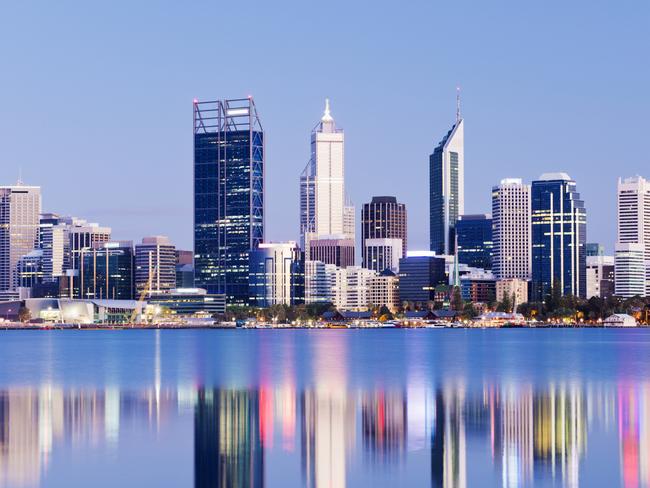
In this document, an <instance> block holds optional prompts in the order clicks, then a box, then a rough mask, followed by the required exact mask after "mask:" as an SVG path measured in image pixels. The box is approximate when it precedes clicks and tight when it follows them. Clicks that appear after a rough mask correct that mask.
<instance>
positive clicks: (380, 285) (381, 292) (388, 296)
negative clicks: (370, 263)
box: [368, 271, 400, 313]
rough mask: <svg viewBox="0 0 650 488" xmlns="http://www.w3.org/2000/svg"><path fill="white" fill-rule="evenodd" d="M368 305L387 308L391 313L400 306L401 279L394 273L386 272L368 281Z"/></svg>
mask: <svg viewBox="0 0 650 488" xmlns="http://www.w3.org/2000/svg"><path fill="white" fill-rule="evenodd" d="M368 303H370V304H371V305H373V306H375V307H382V306H385V307H387V308H388V310H390V311H391V313H395V312H397V310H398V308H399V306H400V298H399V277H398V276H397V275H396V274H395V273H393V272H392V271H384V272H382V273H380V274H378V275H376V276H371V277H370V278H369V279H368Z"/></svg>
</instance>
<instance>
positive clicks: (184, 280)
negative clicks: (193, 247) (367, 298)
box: [176, 249, 194, 288]
mask: <svg viewBox="0 0 650 488" xmlns="http://www.w3.org/2000/svg"><path fill="white" fill-rule="evenodd" d="M193 287H194V252H193V251H184V250H180V249H177V250H176V288H193Z"/></svg>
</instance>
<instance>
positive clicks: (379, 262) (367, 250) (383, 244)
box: [363, 238, 403, 273]
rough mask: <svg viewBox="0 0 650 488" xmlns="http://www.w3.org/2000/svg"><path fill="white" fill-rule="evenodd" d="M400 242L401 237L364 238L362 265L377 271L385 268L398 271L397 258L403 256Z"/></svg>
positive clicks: (379, 271)
mask: <svg viewBox="0 0 650 488" xmlns="http://www.w3.org/2000/svg"><path fill="white" fill-rule="evenodd" d="M402 242H403V241H402V239H382V238H373V239H365V240H364V247H363V255H364V263H365V264H364V266H363V267H364V268H366V269H372V270H374V271H376V272H377V273H381V272H382V271H385V270H390V271H393V272H397V271H399V260H400V259H401V258H402V256H403V252H402V251H403V249H402Z"/></svg>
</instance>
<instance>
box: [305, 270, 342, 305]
mask: <svg viewBox="0 0 650 488" xmlns="http://www.w3.org/2000/svg"><path fill="white" fill-rule="evenodd" d="M335 282H336V265H334V264H325V263H324V262H322V261H305V303H306V304H311V303H332V302H333V301H334V291H333V290H334V285H335Z"/></svg>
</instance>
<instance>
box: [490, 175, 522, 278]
mask: <svg viewBox="0 0 650 488" xmlns="http://www.w3.org/2000/svg"><path fill="white" fill-rule="evenodd" d="M530 225H531V224H530V185H526V184H524V183H523V182H522V180H521V179H519V178H507V179H504V180H501V183H500V184H499V185H497V186H494V187H493V188H492V241H493V243H494V247H493V251H492V253H493V254H492V271H493V272H494V274H495V276H496V277H497V279H500V280H504V279H511V278H517V279H521V280H529V279H530V274H531V229H530Z"/></svg>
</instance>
